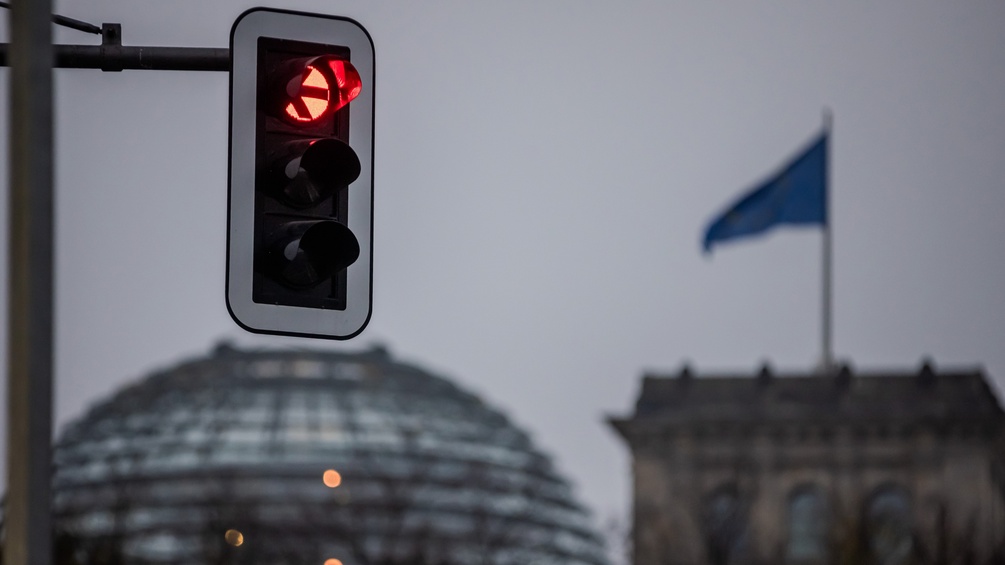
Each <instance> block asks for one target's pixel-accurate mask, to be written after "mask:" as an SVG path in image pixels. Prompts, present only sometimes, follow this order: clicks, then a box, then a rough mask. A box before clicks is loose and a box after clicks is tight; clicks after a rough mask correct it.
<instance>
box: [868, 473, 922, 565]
mask: <svg viewBox="0 0 1005 565" xmlns="http://www.w3.org/2000/svg"><path fill="white" fill-rule="evenodd" d="M866 522H867V526H868V530H867V531H868V535H869V549H870V550H871V551H872V554H873V556H874V557H875V558H876V562H877V563H879V565H900V564H901V563H906V562H907V560H908V558H909V557H910V556H911V550H912V549H913V543H912V536H911V529H912V526H913V524H912V521H911V501H910V500H909V499H908V498H907V493H905V492H904V491H903V490H902V489H899V488H895V487H885V488H883V489H880V490H878V491H876V494H875V495H873V497H872V499H871V500H870V501H869V507H868V509H867V512H866Z"/></svg>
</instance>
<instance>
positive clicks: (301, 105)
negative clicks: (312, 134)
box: [286, 66, 331, 122]
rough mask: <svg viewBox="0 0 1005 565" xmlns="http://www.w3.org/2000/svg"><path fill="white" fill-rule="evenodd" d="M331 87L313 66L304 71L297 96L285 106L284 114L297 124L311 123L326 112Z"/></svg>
mask: <svg viewBox="0 0 1005 565" xmlns="http://www.w3.org/2000/svg"><path fill="white" fill-rule="evenodd" d="M330 91H331V85H329V84H328V79H327V78H325V76H324V74H323V73H321V71H319V70H317V69H316V68H314V67H313V66H308V67H307V68H306V69H304V74H303V81H302V82H301V85H300V88H299V89H298V92H297V96H296V97H295V98H293V100H292V101H290V103H289V104H287V105H286V114H287V115H288V116H289V117H291V118H293V119H294V120H296V121H298V122H313V121H314V120H316V119H318V118H320V117H321V116H323V115H324V113H325V111H326V110H328V100H329V96H330Z"/></svg>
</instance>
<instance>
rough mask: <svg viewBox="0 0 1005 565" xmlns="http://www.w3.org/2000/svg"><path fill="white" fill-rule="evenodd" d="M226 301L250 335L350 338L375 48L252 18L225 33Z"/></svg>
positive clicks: (364, 314)
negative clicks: (228, 139)
mask: <svg viewBox="0 0 1005 565" xmlns="http://www.w3.org/2000/svg"><path fill="white" fill-rule="evenodd" d="M231 53H232V57H233V63H232V65H233V66H232V72H231V143H230V147H231V165H230V221H229V223H230V226H229V243H228V248H229V254H228V272H227V276H228V280H227V303H228V307H229V309H230V312H231V315H232V316H233V317H234V319H235V320H236V321H237V322H238V323H239V324H241V325H242V326H243V327H245V328H246V329H249V330H251V331H255V332H263V333H279V334H293V335H307V336H316V337H331V338H335V339H348V338H350V337H353V336H355V335H356V334H358V333H359V332H360V331H362V329H363V327H364V326H365V325H366V323H367V321H368V320H369V317H370V311H371V296H372V291H371V289H372V277H371V273H372V217H373V165H372V163H373V101H374V93H373V76H374V73H373V45H372V43H371V42H370V38H369V35H367V33H366V32H365V30H363V28H362V27H360V26H359V24H357V23H355V22H353V21H351V20H347V19H344V18H337V17H332V16H319V15H314V14H303V13H295V12H285V11H277V10H267V9H256V10H251V11H249V12H245V13H244V14H242V16H241V17H240V18H238V20H237V22H236V23H235V24H234V29H233V31H232V34H231Z"/></svg>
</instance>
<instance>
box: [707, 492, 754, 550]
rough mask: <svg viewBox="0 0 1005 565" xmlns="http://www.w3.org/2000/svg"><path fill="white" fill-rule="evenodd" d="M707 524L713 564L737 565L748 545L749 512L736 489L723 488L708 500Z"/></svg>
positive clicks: (708, 544)
mask: <svg viewBox="0 0 1005 565" xmlns="http://www.w3.org/2000/svg"><path fill="white" fill-rule="evenodd" d="M704 525H705V548H706V550H707V552H708V560H709V563H711V565H730V564H731V563H736V562H737V561H738V560H739V559H740V556H741V554H742V553H743V550H744V547H745V546H746V542H747V512H746V508H745V506H744V504H743V501H742V500H741V499H740V496H739V494H738V493H737V491H736V489H735V488H731V487H724V488H720V489H718V490H716V491H715V492H713V493H712V495H711V496H709V497H708V498H707V499H706V501H705V516H704Z"/></svg>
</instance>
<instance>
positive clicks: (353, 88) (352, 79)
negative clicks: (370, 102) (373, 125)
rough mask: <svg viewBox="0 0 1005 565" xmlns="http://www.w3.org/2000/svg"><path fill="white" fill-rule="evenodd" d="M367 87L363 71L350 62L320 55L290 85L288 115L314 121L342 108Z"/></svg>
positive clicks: (287, 92)
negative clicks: (364, 86) (361, 73)
mask: <svg viewBox="0 0 1005 565" xmlns="http://www.w3.org/2000/svg"><path fill="white" fill-rule="evenodd" d="M362 88H363V81H362V80H360V78H359V72H358V71H356V67H353V66H352V63H350V62H349V61H344V60H342V59H335V58H331V57H317V58H315V59H313V60H312V61H311V62H310V63H309V64H307V65H305V66H304V68H303V72H301V73H299V74H298V75H297V76H295V77H293V78H292V79H291V80H290V81H289V82H288V83H287V85H286V94H287V95H288V96H289V97H290V98H289V102H287V104H286V106H285V108H284V115H285V117H286V118H287V119H289V120H291V121H293V122H295V123H302V124H306V123H310V122H315V121H317V120H320V119H322V118H324V117H325V116H326V115H327V114H329V113H331V112H336V111H338V109H339V108H342V107H343V106H345V105H346V104H348V103H349V102H351V101H352V100H353V99H354V98H356V96H358V95H359V93H360V90H362Z"/></svg>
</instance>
